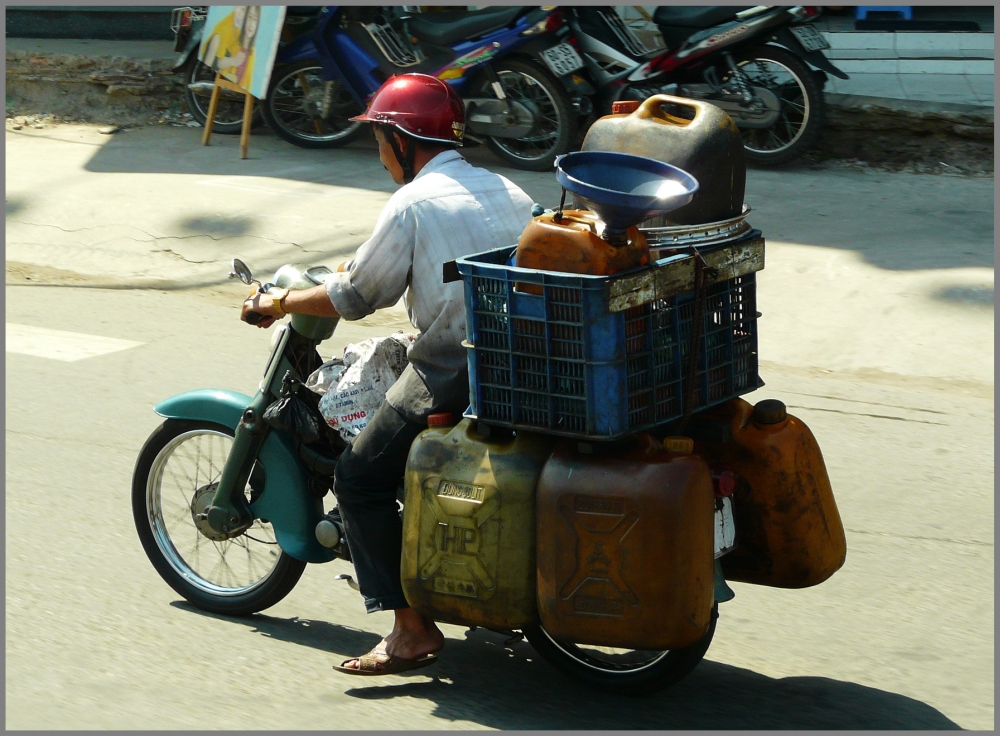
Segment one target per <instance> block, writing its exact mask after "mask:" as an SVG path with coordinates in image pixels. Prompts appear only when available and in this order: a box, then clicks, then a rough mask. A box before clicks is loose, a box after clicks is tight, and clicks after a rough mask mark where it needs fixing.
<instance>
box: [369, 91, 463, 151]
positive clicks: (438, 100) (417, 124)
mask: <svg viewBox="0 0 1000 736" xmlns="http://www.w3.org/2000/svg"><path fill="white" fill-rule="evenodd" d="M351 120H357V121H359V122H362V123H382V124H384V125H391V126H393V127H394V128H396V129H398V130H399V131H401V132H403V133H406V134H407V135H411V136H413V137H414V138H417V139H419V140H422V141H433V142H435V143H450V144H452V145H456V146H460V145H462V136H463V134H464V133H465V105H464V104H462V98H461V97H459V96H458V93H457V92H456V91H455V90H454V88H453V87H452V86H451V85H450V84H448V83H447V82H443V81H442V80H440V79H438V78H437V77H431V76H428V75H427V74H401V75H399V76H396V77H392V78H390V79H389V81H387V82H386V83H385V84H383V85H382V86H381V87H379V89H378V92H376V93H375V96H374V97H373V98H372V101H371V102H370V103H369V105H368V109H367V110H366V111H365V112H364V113H363V114H361V115H358V116H357V117H353V118H351Z"/></svg>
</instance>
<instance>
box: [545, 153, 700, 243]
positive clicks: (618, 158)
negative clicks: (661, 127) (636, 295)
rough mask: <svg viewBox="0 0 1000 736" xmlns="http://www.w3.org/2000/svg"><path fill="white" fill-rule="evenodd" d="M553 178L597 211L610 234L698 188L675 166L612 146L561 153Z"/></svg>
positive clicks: (661, 211)
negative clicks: (615, 148) (613, 150)
mask: <svg viewBox="0 0 1000 736" xmlns="http://www.w3.org/2000/svg"><path fill="white" fill-rule="evenodd" d="M556 181H558V182H559V184H561V185H562V187H563V188H564V189H566V190H567V191H569V192H572V193H573V194H574V195H576V198H577V199H578V200H579V201H580V202H581V203H582V204H583V205H584V206H585V207H587V208H589V209H590V210H592V211H593V212H595V213H597V216H598V217H600V218H601V219H602V220H603V221H604V224H605V225H606V226H607V230H609V231H611V233H614V234H617V233H623V232H624V231H625V230H626V229H628V228H629V227H631V226H632V225H637V224H638V223H640V222H642V221H644V220H648V219H650V218H652V217H657V216H658V215H663V214H666V213H667V212H670V211H671V210H675V209H677V208H678V207H683V206H684V205H686V204H687V203H688V202H690V201H691V198H692V197H693V196H694V193H695V192H697V191H698V180H697V179H695V178H694V177H693V176H691V175H690V174H689V173H687V172H686V171H683V170H681V169H678V168H677V167H676V166H671V165H670V164H665V163H663V162H662V161H657V160H656V159H652V158H646V157H645V156H633V155H631V154H628V153H612V152H610V151H578V152H575V153H567V154H566V155H565V156H560V157H559V158H557V159H556Z"/></svg>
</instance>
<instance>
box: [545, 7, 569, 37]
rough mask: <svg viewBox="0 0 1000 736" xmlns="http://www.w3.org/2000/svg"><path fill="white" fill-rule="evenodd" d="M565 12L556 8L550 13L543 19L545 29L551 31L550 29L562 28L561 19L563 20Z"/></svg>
mask: <svg viewBox="0 0 1000 736" xmlns="http://www.w3.org/2000/svg"><path fill="white" fill-rule="evenodd" d="M565 17H566V14H565V13H563V11H561V10H557V11H555V12H554V13H551V14H550V15H549V17H548V18H546V19H545V31H546V32H547V33H552V31H558V30H559V29H560V28H562V25H563V21H564V20H565Z"/></svg>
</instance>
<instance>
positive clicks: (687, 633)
mask: <svg viewBox="0 0 1000 736" xmlns="http://www.w3.org/2000/svg"><path fill="white" fill-rule="evenodd" d="M668 441H672V442H673V443H674V444H673V446H672V449H673V450H675V451H670V452H668V451H666V450H665V449H664V446H663V444H661V443H659V442H657V441H656V440H654V439H653V438H652V437H651V436H650V435H638V436H637V437H634V438H631V439H630V440H629V441H627V443H626V444H625V445H623V444H622V443H614V444H610V443H601V444H593V445H584V447H589V450H590V452H589V454H585V453H582V452H580V449H579V448H578V446H577V443H576V442H571V441H562V442H560V443H559V444H558V445H556V448H555V450H553V453H552V456H551V458H550V459H549V461H548V462H547V463H546V465H545V469H544V470H543V471H542V476H541V479H540V480H539V483H538V535H537V538H538V606H539V615H540V618H541V621H542V625H543V626H544V627H545V630H546V631H547V632H548V633H549V634H550V635H551V636H552V637H553V638H555V639H557V640H562V641H572V642H576V643H581V644H594V645H598V646H609V647H627V648H630V649H652V650H659V649H674V648H677V647H683V646H686V645H688V644H692V643H694V642H696V641H697V640H698V639H700V638H701V637H702V636H704V635H705V633H706V632H707V631H708V629H709V624H710V617H711V611H712V606H713V604H714V588H713V580H714V578H713V573H714V559H713V557H714V528H713V519H714V514H715V500H714V492H713V487H712V476H711V471H710V470H709V467H708V465H707V464H706V463H705V461H704V460H702V459H701V458H700V457H698V456H697V455H694V454H691V447H692V446H693V442H691V440H690V439H688V438H668Z"/></svg>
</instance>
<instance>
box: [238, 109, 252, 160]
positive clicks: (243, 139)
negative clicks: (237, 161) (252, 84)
mask: <svg viewBox="0 0 1000 736" xmlns="http://www.w3.org/2000/svg"><path fill="white" fill-rule="evenodd" d="M251 125H253V95H251V94H247V96H246V100H245V101H244V102H243V130H241V131H240V158H246V157H247V156H248V153H247V151H248V150H249V149H250V126H251Z"/></svg>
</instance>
